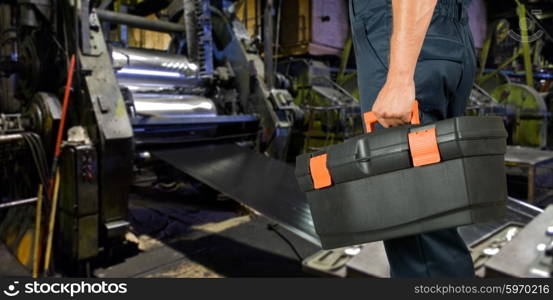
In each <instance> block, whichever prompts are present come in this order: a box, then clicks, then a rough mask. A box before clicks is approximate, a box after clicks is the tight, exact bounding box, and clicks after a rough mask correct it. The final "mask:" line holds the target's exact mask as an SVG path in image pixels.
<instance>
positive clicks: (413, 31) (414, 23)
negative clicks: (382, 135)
mask: <svg viewBox="0 0 553 300" xmlns="http://www.w3.org/2000/svg"><path fill="white" fill-rule="evenodd" d="M436 2H437V0H416V1H413V0H392V14H393V26H392V28H393V29H392V37H391V40H390V61H389V68H388V77H387V79H386V83H385V84H384V86H383V87H382V89H381V90H380V93H379V94H378V97H377V98H376V102H375V103H374V105H373V107H372V111H373V112H374V113H375V115H376V117H377V119H378V122H379V123H380V124H381V125H382V126H384V127H392V126H397V125H401V124H406V123H409V121H410V119H411V110H412V103H413V100H415V80H414V76H415V67H416V65H417V59H418V57H419V54H420V51H421V48H422V44H423V42H424V37H425V36H426V31H427V30H428V26H429V25H430V21H431V19H432V14H433V13H434V8H435V7H436Z"/></svg>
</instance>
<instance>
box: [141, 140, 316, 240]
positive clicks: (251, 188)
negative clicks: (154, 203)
mask: <svg viewBox="0 0 553 300" xmlns="http://www.w3.org/2000/svg"><path fill="white" fill-rule="evenodd" d="M152 154H153V155H154V156H156V157H158V158H159V159H161V160H163V161H165V162H167V163H169V164H170V165H172V166H174V167H175V168H177V169H179V170H181V171H183V172H185V173H187V174H189V175H191V176H193V177H195V178H196V179H198V180H200V181H202V182H204V183H206V184H208V185H210V186H211V187H213V188H215V189H216V190H218V191H220V192H222V193H225V194H227V195H229V196H230V197H232V198H233V199H235V200H237V201H239V202H241V203H243V204H245V205H246V206H249V207H251V208H253V209H255V210H256V211H258V212H260V213H261V214H263V215H265V216H267V217H268V218H271V219H273V220H275V221H276V222H278V223H280V224H282V225H283V226H285V227H287V228H288V229H289V230H291V231H292V232H294V233H296V234H298V235H299V236H301V237H303V238H304V239H306V240H308V241H310V242H312V243H314V244H316V245H319V244H320V241H319V238H318V237H317V234H316V233H315V227H314V225H313V221H312V219H311V212H310V211H309V204H308V203H307V199H306V198H305V195H304V194H303V193H302V192H301V191H300V189H299V187H298V184H297V182H296V177H295V176H294V167H293V166H291V165H288V164H285V163H283V162H281V161H277V160H274V159H270V158H268V157H266V156H263V155H261V154H259V153H257V152H254V151H252V150H250V149H248V148H244V147H239V146H237V145H234V144H222V145H204V146H195V147H187V148H181V149H170V150H159V151H153V152H152Z"/></svg>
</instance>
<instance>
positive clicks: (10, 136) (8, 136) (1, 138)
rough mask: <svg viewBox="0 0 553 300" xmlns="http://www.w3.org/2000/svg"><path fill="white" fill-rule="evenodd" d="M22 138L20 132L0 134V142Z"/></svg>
mask: <svg viewBox="0 0 553 300" xmlns="http://www.w3.org/2000/svg"><path fill="white" fill-rule="evenodd" d="M22 138H23V136H22V135H21V134H18V133H16V134H5V135H0V143H8V142H13V141H17V140H20V139H22Z"/></svg>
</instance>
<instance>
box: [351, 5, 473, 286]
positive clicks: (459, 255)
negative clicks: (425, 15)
mask: <svg viewBox="0 0 553 300" xmlns="http://www.w3.org/2000/svg"><path fill="white" fill-rule="evenodd" d="M463 4H464V1H463V0H438V4H437V7H436V10H435V12H434V16H433V18H432V21H431V24H430V27H429V30H428V33H427V37H426V39H425V42H424V45H423V48H422V50H421V55H420V58H419V61H418V63H417V67H416V72H415V87H416V97H417V100H418V101H419V103H420V108H421V122H422V123H429V122H435V121H438V120H442V119H445V118H451V117H455V116H459V115H462V114H463V112H464V110H465V106H466V101H467V98H468V96H469V94H470V91H471V88H472V85H473V82H474V76H475V73H476V58H475V55H474V48H473V43H472V37H471V35H470V30H469V28H468V24H467V19H466V10H465V9H464V8H463ZM392 17H393V16H392V12H391V0H371V1H366V0H350V18H351V25H352V36H353V45H354V49H355V55H356V61H357V72H358V84H359V89H360V95H361V108H362V110H363V111H364V112H365V111H370V110H371V108H372V105H373V103H374V101H375V100H376V97H377V95H378V92H379V91H380V89H381V88H382V86H383V85H384V82H385V79H386V76H387V72H388V55H389V50H390V48H389V47H390V36H391V31H392V28H391V22H392ZM390 201H393V199H390ZM414 201H415V199H414ZM444 201H447V199H444ZM384 246H385V249H386V254H387V256H388V261H389V263H390V270H391V276H392V277H472V276H474V268H473V263H472V259H471V256H470V252H469V250H468V249H467V246H466V244H465V243H464V241H463V240H462V238H461V237H460V235H459V233H458V232H457V229H456V228H451V229H445V230H439V231H435V232H431V233H424V234H419V235H414V236H409V237H403V238H397V239H392V240H388V241H384Z"/></svg>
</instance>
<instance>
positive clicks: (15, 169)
mask: <svg viewBox="0 0 553 300" xmlns="http://www.w3.org/2000/svg"><path fill="white" fill-rule="evenodd" d="M104 2H106V3H101V4H99V3H96V2H95V1H64V0H59V1H56V0H30V1H3V2H2V3H0V45H1V46H0V61H1V64H0V161H1V163H0V169H2V173H1V174H2V175H1V176H2V177H1V178H0V186H1V188H0V199H1V201H2V203H1V205H2V208H7V207H11V208H10V209H9V210H7V209H6V210H4V209H3V210H2V211H1V212H2V213H3V218H2V223H3V224H2V227H1V228H0V229H2V235H4V236H6V235H7V236H10V233H11V235H12V236H13V237H8V238H4V239H7V240H9V241H8V242H13V240H17V241H18V242H19V244H21V240H22V239H27V240H28V239H29V238H28V235H26V233H25V232H24V233H20V232H19V231H21V230H19V231H18V230H14V229H13V228H9V227H13V224H14V220H16V219H20V218H19V217H18V216H21V215H26V213H29V211H25V212H21V210H22V209H23V210H25V209H29V207H30V206H31V205H26V206H25V205H23V204H28V203H33V202H35V201H36V200H37V199H38V198H40V196H39V197H37V196H36V195H37V187H38V185H39V183H41V184H43V186H46V187H49V188H45V189H44V190H45V192H44V195H43V196H44V197H45V199H46V200H48V201H45V205H44V206H43V210H44V212H43V213H45V212H47V211H48V210H49V209H51V208H52V207H51V206H52V205H50V203H52V200H53V196H52V195H53V193H52V192H51V191H50V190H51V188H50V187H51V186H52V184H51V183H50V182H49V178H50V179H51V178H53V177H54V176H53V174H52V173H53V171H52V169H56V168H58V169H59V170H60V174H61V175H60V178H61V180H60V187H59V201H58V203H59V204H58V205H57V206H58V207H59V209H58V210H57V211H58V214H57V224H56V228H57V232H56V239H55V243H54V249H57V250H59V251H57V252H58V254H59V255H63V261H67V262H69V263H68V265H71V266H73V268H77V269H78V268H81V267H75V266H79V263H80V262H83V261H87V260H89V259H91V258H94V257H98V256H101V255H104V256H110V255H112V254H113V252H114V251H116V249H117V248H118V247H119V245H121V244H123V243H122V241H123V239H124V234H125V233H126V232H127V229H128V226H129V223H128V221H127V213H128V198H129V190H130V186H131V183H132V179H133V168H135V169H136V168H137V166H139V165H140V164H141V163H145V162H146V161H148V160H149V159H151V158H152V157H154V158H155V159H163V158H164V156H163V155H162V154H163V153H164V152H163V151H168V149H172V150H173V151H176V153H177V157H178V158H179V159H180V158H183V159H184V160H196V161H204V162H205V161H206V160H205V159H203V158H202V155H207V156H208V155H209V153H210V152H208V151H205V149H212V148H209V147H214V148H213V149H214V150H213V152H221V153H223V154H226V155H227V156H226V157H225V159H226V160H229V159H230V160H232V157H230V156H228V155H230V154H232V153H233V152H232V151H237V152H238V153H241V152H244V153H248V155H252V154H255V155H257V156H255V158H256V159H258V160H259V162H258V163H261V164H263V163H266V162H267V161H270V159H269V158H268V157H271V158H273V159H274V160H284V159H285V158H286V157H287V148H288V140H289V135H290V132H291V130H292V127H293V125H294V123H295V122H299V121H301V118H302V111H301V109H299V108H298V107H297V106H296V105H295V104H294V103H293V99H292V97H291V96H290V94H289V93H288V91H287V90H283V89H275V88H272V85H271V84H270V83H269V84H266V82H265V71H264V63H263V61H262V58H261V57H260V55H259V54H258V52H257V49H256V48H255V45H254V44H253V42H252V41H251V40H250V38H249V37H248V34H247V33H246V31H245V28H243V26H241V23H239V22H237V21H236V20H233V19H232V17H231V16H230V15H228V14H227V13H225V12H224V10H223V7H215V6H212V5H210V3H209V1H206V0H187V1H174V2H173V3H169V2H167V3H165V4H166V6H168V7H167V8H166V11H167V17H166V18H165V20H152V19H147V18H144V17H140V16H137V15H130V14H123V13H118V12H114V11H110V10H107V9H106V7H107V6H106V5H105V4H108V3H109V2H110V1H104ZM117 24H121V25H125V26H131V27H134V28H141V29H145V30H150V31H157V32H163V33H168V34H170V35H171V43H170V47H169V49H168V50H167V51H156V50H147V49H137V48H129V47H127V45H124V44H121V43H116V42H110V41H109V38H108V37H109V30H110V28H111V27H113V26H117ZM73 55H74V56H75V61H76V63H75V65H74V76H73V77H72V80H73V84H72V85H71V86H70V89H68V93H69V94H70V97H68V101H67V103H68V104H67V105H68V108H67V114H66V115H64V114H63V107H62V105H63V103H62V102H64V101H62V95H63V93H64V91H65V89H64V84H65V83H66V80H67V77H68V76H69V75H68V73H71V72H68V70H70V69H71V66H70V61H71V57H72V56H73ZM62 118H63V120H64V123H65V127H64V128H65V129H64V130H63V136H64V140H65V142H64V143H63V147H62V148H63V149H62V151H61V155H60V158H59V162H58V161H57V159H52V157H53V156H54V154H55V153H54V152H55V144H56V132H57V130H58V128H59V127H60V126H62V125H61V123H63V122H62ZM237 145H239V146H237ZM201 147H207V148H205V149H203V148H201ZM225 147H231V149H230V150H229V149H227V150H225V149H226V148H225ZM183 148H186V149H188V150H187V151H188V152H181V151H180V150H182V149H183ZM225 151H227V152H225ZM259 153H263V155H262V154H259ZM30 158H32V159H30ZM179 163H182V161H179ZM221 163H222V164H223V165H225V162H224V161H223V162H221ZM232 163H237V164H238V165H237V166H241V163H245V162H244V161H242V162H241V161H236V160H234V161H233V162H231V164H232ZM173 164H175V163H173ZM226 164H227V165H228V164H229V163H228V162H227V163H226ZM50 165H53V168H50ZM278 165H279V166H280V167H281V169H283V170H286V172H289V174H288V175H289V176H290V179H293V173H292V172H293V171H291V170H292V167H289V166H287V165H286V164H284V163H280V164H278ZM56 166H59V167H56ZM231 167H232V166H225V167H224V169H225V170H227V169H229V168H231ZM244 167H247V166H244ZM255 168H256V169H258V168H263V166H259V165H256V166H255ZM277 170H278V168H277ZM235 171H237V170H235ZM268 171H270V170H267V172H268ZM237 172H238V173H235V174H241V173H242V171H241V170H238V171H237ZM224 174H227V173H224ZM264 175H265V176H269V177H266V178H271V177H270V174H268V173H266V174H264ZM234 177H236V176H234ZM258 180H259V179H258ZM207 181H208V183H210V184H211V185H212V186H214V187H215V188H219V186H218V183H217V182H210V181H209V180H207ZM226 184H228V180H227V181H226ZM253 184H254V185H255V181H254V182H253ZM273 191H274V189H273ZM298 195H301V194H300V193H299V191H298ZM246 198H247V197H246ZM292 198H293V197H292ZM268 200H271V197H269V199H268ZM32 208H33V209H34V207H32ZM54 209H55V207H54ZM291 209H293V206H292V207H291ZM303 209H304V210H306V211H307V215H303V217H305V218H309V217H310V216H309V214H308V210H307V207H303ZM18 211H19V213H18ZM38 213H41V212H40V211H39V212H38ZM33 214H34V212H33ZM292 216H293V214H292ZM44 219H45V218H43V220H44ZM16 223H17V222H16ZM19 225H21V228H23V227H24V226H23V224H19ZM14 231H15V233H14ZM23 231H25V230H24V229H23ZM37 241H38V243H39V244H42V242H41V240H37ZM14 243H15V244H17V243H16V242H14ZM26 245H27V246H28V248H32V247H31V245H30V244H28V243H26ZM39 248H40V247H39ZM23 256H24V257H23V259H22V258H21V257H19V256H18V258H20V260H23V262H24V263H28V262H29V255H23ZM29 263H30V262H29ZM77 272H78V270H77Z"/></svg>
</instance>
